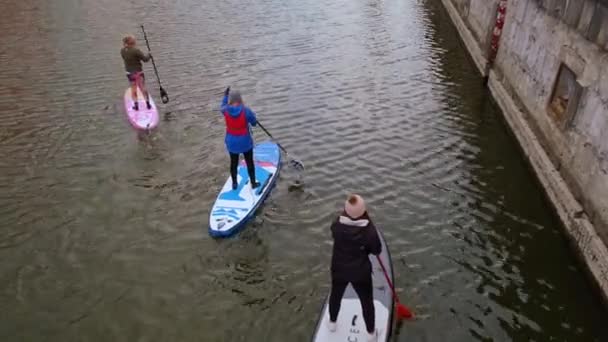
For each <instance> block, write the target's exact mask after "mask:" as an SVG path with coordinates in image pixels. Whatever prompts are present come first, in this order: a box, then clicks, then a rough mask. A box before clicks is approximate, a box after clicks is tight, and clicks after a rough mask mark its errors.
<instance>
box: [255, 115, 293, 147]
mask: <svg viewBox="0 0 608 342" xmlns="http://www.w3.org/2000/svg"><path fill="white" fill-rule="evenodd" d="M257 124H258V126H260V128H261V129H262V131H264V133H266V134H267V135H268V136H269V137H270V139H272V140H274V141H275V142H276V143H277V145H278V146H279V148H281V150H282V151H283V152H285V153H286V154H287V151H286V150H285V149H284V148H283V146H281V144H279V142H278V141H277V140H276V139H275V138H274V137H273V136H272V134H270V132H268V131H267V130H266V128H264V126H263V125H262V123H261V122H259V121H258V122H257Z"/></svg>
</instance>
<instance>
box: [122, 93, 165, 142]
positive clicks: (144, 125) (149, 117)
mask: <svg viewBox="0 0 608 342" xmlns="http://www.w3.org/2000/svg"><path fill="white" fill-rule="evenodd" d="M137 99H138V100H139V101H138V103H139V110H134V109H133V104H134V103H135V101H133V97H132V96H131V88H130V87H129V88H127V90H126V91H125V99H124V100H125V110H126V111H127V118H128V119H129V122H130V123H131V126H133V127H134V128H135V129H137V130H144V131H145V130H151V129H154V128H156V126H158V110H157V109H156V104H155V103H154V100H153V99H152V95H150V104H151V105H152V108H151V109H148V107H147V106H146V99H145V98H144V95H143V93H142V92H141V90H140V89H139V88H137Z"/></svg>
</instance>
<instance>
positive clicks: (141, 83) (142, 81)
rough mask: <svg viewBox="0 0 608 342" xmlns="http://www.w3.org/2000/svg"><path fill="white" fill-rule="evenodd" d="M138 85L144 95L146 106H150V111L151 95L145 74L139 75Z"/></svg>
mask: <svg viewBox="0 0 608 342" xmlns="http://www.w3.org/2000/svg"><path fill="white" fill-rule="evenodd" d="M137 85H138V86H139V89H141V92H142V93H143V94H144V98H145V99H146V104H147V105H148V109H150V108H151V107H152V106H151V105H150V95H149V94H148V89H146V80H145V78H144V74H143V73H142V74H139V77H137Z"/></svg>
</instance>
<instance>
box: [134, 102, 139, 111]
mask: <svg viewBox="0 0 608 342" xmlns="http://www.w3.org/2000/svg"><path fill="white" fill-rule="evenodd" d="M133 110H139V103H138V102H135V103H133Z"/></svg>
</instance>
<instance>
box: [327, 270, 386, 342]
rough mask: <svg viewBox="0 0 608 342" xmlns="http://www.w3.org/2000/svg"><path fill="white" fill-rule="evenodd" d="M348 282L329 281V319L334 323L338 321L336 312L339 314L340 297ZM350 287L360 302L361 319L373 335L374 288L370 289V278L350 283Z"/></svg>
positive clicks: (374, 323)
mask: <svg viewBox="0 0 608 342" xmlns="http://www.w3.org/2000/svg"><path fill="white" fill-rule="evenodd" d="M348 283H349V282H347V281H342V280H335V279H332V280H331V294H330V295H329V319H330V320H331V321H332V322H335V321H336V320H337V319H338V312H340V304H341V302H342V296H343V295H344V290H346V286H347V285H348ZM351 285H352V286H353V288H354V289H355V292H357V296H359V300H360V301H361V308H362V310H363V319H364V320H365V326H366V327H367V332H368V333H370V334H371V333H373V332H374V331H375V330H376V326H375V325H376V322H375V315H376V313H375V310H374V288H373V287H372V277H371V275H370V277H369V278H367V279H365V280H363V281H358V282H354V283H353V282H351Z"/></svg>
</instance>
